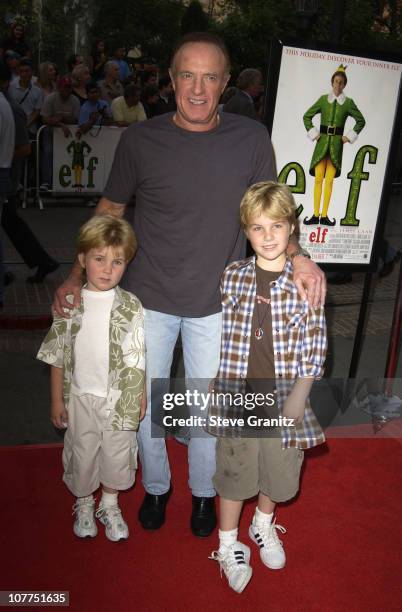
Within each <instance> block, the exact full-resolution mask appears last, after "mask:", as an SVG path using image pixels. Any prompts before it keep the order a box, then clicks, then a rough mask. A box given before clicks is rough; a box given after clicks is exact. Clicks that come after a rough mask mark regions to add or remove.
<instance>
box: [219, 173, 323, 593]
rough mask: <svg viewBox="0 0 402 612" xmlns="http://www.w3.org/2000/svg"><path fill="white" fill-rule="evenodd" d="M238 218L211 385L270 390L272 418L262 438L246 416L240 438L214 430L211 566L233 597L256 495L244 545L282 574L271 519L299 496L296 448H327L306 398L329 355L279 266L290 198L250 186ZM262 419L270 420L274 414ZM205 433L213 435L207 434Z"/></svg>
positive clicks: (319, 324) (316, 317) (289, 228)
mask: <svg viewBox="0 0 402 612" xmlns="http://www.w3.org/2000/svg"><path fill="white" fill-rule="evenodd" d="M240 219H241V224H242V227H243V229H244V231H245V233H246V236H247V238H248V239H249V241H250V243H251V246H252V248H253V250H254V252H255V256H254V257H251V258H248V259H245V260H242V261H237V262H234V263H232V264H231V265H229V266H228V267H227V268H226V270H225V271H224V273H223V277H222V283H221V290H222V311H223V330H222V344H221V362H220V367H219V372H218V376H217V381H216V382H217V384H219V381H220V382H221V384H222V382H223V384H225V383H224V381H225V380H226V381H228V380H230V381H231V382H232V383H235V384H238V385H239V386H243V388H244V387H245V389H246V391H251V392H252V393H253V394H254V398H256V395H255V394H256V393H257V392H258V393H260V392H261V391H264V392H266V391H267V390H270V391H271V392H272V394H271V395H270V397H271V398H276V400H275V401H274V404H275V406H274V407H275V410H276V411H277V418H276V421H272V419H271V420H270V419H267V420H264V419H262V420H261V422H262V423H263V424H264V425H263V426H262V429H261V428H260V429H258V430H255V427H254V432H253V431H252V430H253V424H254V423H255V420H256V419H255V418H254V421H253V420H252V419H251V418H250V417H251V414H252V413H250V412H249V411H247V410H244V411H243V412H244V413H247V412H249V415H250V417H247V415H246V416H245V419H244V422H245V425H246V427H247V423H248V425H249V427H248V429H246V428H243V432H241V431H240V430H241V429H242V428H241V427H239V426H237V427H236V426H234V423H233V421H232V423H231V425H232V427H231V428H228V427H226V428H225V427H223V428H222V424H220V427H219V425H218V428H217V430H216V431H215V433H216V434H217V435H218V436H219V438H218V442H217V450H216V460H217V469H216V474H215V477H214V486H215V488H216V491H217V493H218V494H219V495H220V498H221V499H220V529H219V550H218V551H216V552H214V553H212V557H211V558H212V559H214V560H216V561H218V562H219V564H220V567H221V570H223V572H224V573H225V575H226V577H227V579H228V582H229V585H230V586H231V587H232V588H233V589H234V590H235V591H236V592H238V593H241V592H242V591H243V589H244V588H245V587H246V585H247V584H248V582H249V580H250V578H251V576H252V568H251V567H250V565H249V560H250V549H249V547H248V546H246V545H245V544H242V543H241V542H239V541H238V539H237V535H238V524H239V518H240V513H241V510H242V506H243V501H244V500H245V499H248V498H250V497H253V496H255V495H258V504H257V507H256V510H255V514H254V517H253V520H252V523H251V525H250V528H249V536H250V538H251V540H252V541H253V542H254V543H255V544H256V545H257V546H258V547H259V549H260V557H261V560H262V562H263V563H264V564H265V565H266V566H267V567H268V568H270V569H280V568H283V567H284V566H285V562H286V557H285V552H284V550H283V546H282V542H281V541H280V540H279V538H278V535H277V531H280V532H281V533H285V532H286V530H285V528H284V527H282V526H281V525H278V524H277V523H276V521H275V520H274V518H273V516H274V510H275V505H276V503H278V502H285V501H288V500H289V499H291V498H293V497H294V496H295V495H296V493H297V491H298V488H299V476H300V469H301V465H302V462H303V449H306V448H311V447H312V446H316V445H317V444H321V443H322V442H324V440H325V438H324V434H323V431H322V429H321V427H320V426H319V424H318V422H317V420H316V418H315V416H314V413H313V412H312V410H311V406H310V404H309V401H308V396H309V392H310V389H311V386H312V383H313V381H314V379H315V378H320V377H321V376H322V372H323V364H324V361H325V354H326V347H327V339H326V324H325V316H324V310H323V308H318V309H312V308H310V307H309V305H308V303H307V302H302V301H301V299H300V297H299V296H298V293H297V289H296V287H295V285H294V283H293V277H292V272H293V268H292V262H291V261H290V260H289V259H287V257H286V249H287V246H288V242H289V237H290V236H291V234H292V233H293V231H294V228H295V225H296V218H295V203H294V200H293V197H292V195H291V193H290V191H289V189H288V188H287V187H286V186H285V185H280V184H277V183H273V182H261V183H257V184H255V185H253V186H252V187H250V188H249V189H248V190H247V192H246V194H245V196H244V198H243V200H242V202H241V205H240ZM230 384H231V383H230ZM226 385H227V386H228V383H226ZM215 393H216V386H215ZM265 397H266V398H268V394H266V395H265ZM266 404H267V405H268V404H269V402H268V401H267V402H266ZM236 410H237V409H236ZM219 411H221V415H223V416H227V414H228V412H227V407H226V406H224V407H222V408H221V409H220V407H219V404H218V408H217V413H218V414H219ZM269 411H270V413H271V417H272V416H274V413H273V410H272V407H270V408H269ZM210 414H211V413H210ZM267 416H269V415H267V414H266V415H265V417H267ZM254 417H256V414H254ZM210 420H211V417H210ZM267 422H268V423H274V425H277V427H275V426H273V427H272V426H271V427H269V425H268V426H267V425H266V423H267ZM250 425H251V427H250ZM209 431H210V433H214V432H213V430H212V428H211V427H209ZM247 435H249V436H250V437H246V436H247ZM256 435H258V437H256ZM251 436H253V437H251Z"/></svg>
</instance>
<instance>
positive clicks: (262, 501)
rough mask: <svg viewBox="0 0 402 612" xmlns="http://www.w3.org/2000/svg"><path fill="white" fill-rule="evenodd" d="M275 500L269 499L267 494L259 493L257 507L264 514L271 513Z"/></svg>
mask: <svg viewBox="0 0 402 612" xmlns="http://www.w3.org/2000/svg"><path fill="white" fill-rule="evenodd" d="M275 505H276V504H275V502H273V501H271V500H270V498H269V497H268V495H264V493H261V492H260V493H259V495H258V509H259V511H260V512H263V513H264V514H272V513H273V512H274V510H275Z"/></svg>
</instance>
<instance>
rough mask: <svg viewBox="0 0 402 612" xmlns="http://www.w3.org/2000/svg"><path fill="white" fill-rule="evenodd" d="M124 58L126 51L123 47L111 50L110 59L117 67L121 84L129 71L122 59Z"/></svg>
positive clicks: (129, 73) (128, 74)
mask: <svg viewBox="0 0 402 612" xmlns="http://www.w3.org/2000/svg"><path fill="white" fill-rule="evenodd" d="M125 56H126V50H125V48H124V47H115V49H113V53H112V57H111V58H110V59H111V60H113V61H114V62H116V64H117V65H118V67H119V80H120V81H121V82H122V83H123V81H125V80H126V79H127V78H128V77H129V76H130V75H131V70H130V66H129V65H128V64H127V62H126V60H125V59H123V58H124V57H125Z"/></svg>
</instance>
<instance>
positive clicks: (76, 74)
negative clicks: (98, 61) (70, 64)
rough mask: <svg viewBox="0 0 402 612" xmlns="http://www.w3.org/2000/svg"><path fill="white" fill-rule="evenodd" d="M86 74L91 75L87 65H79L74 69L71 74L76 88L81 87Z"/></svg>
mask: <svg viewBox="0 0 402 612" xmlns="http://www.w3.org/2000/svg"><path fill="white" fill-rule="evenodd" d="M86 72H88V75H89V68H88V66H87V65H86V64H78V65H77V66H75V68H73V71H72V73H71V80H72V82H73V86H74V87H78V86H79V84H80V82H81V79H82V78H83V76H84V74H85V73H86Z"/></svg>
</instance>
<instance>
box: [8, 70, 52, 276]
mask: <svg viewBox="0 0 402 612" xmlns="http://www.w3.org/2000/svg"><path fill="white" fill-rule="evenodd" d="M9 78H10V74H9V72H8V71H7V69H6V68H5V67H4V64H2V63H1V62H0V92H2V93H3V94H4V95H5V96H6V97H7V90H8V87H9ZM8 101H9V102H10V105H11V110H12V112H13V116H14V123H15V146H14V155H13V161H12V165H11V170H10V189H9V191H8V193H7V199H6V201H5V202H4V204H3V210H2V213H1V225H2V227H3V229H4V231H5V233H6V234H7V236H8V237H9V239H10V240H11V242H12V244H13V246H14V248H15V249H16V250H17V252H18V253H19V255H20V256H21V257H22V259H23V260H24V263H25V264H26V265H27V266H28V268H31V269H33V268H37V270H36V272H35V274H33V275H32V276H29V277H28V278H27V282H28V283H42V282H43V280H44V279H45V277H46V276H47V275H48V274H51V273H52V272H54V271H55V270H57V268H58V267H59V263H58V262H57V261H55V260H54V259H53V258H52V257H50V255H49V254H48V253H47V252H46V251H45V249H44V248H43V247H42V245H41V244H40V243H39V241H38V239H37V238H36V236H35V235H34V234H33V232H32V231H31V229H30V228H29V226H28V225H27V224H26V222H25V221H24V219H22V218H21V217H20V216H19V215H18V199H17V190H18V184H19V179H20V177H21V173H22V166H23V163H24V160H25V159H26V158H27V157H28V156H29V155H30V153H31V143H30V141H29V134H28V129H27V118H26V115H25V113H24V111H23V110H22V108H21V106H20V105H19V104H17V103H16V102H14V101H13V100H11V99H8ZM10 275H11V273H10V272H9V273H8V277H9V278H10Z"/></svg>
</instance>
